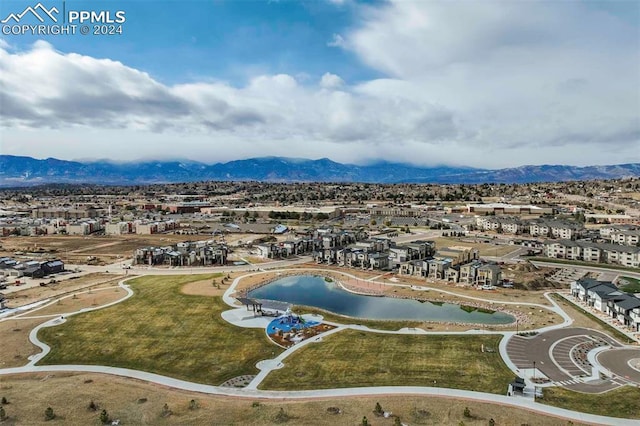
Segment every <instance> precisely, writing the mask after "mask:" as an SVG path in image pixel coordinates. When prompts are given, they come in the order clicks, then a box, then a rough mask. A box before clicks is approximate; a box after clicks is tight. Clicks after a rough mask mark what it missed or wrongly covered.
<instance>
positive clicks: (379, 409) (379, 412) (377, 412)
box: [373, 402, 384, 416]
mask: <svg viewBox="0 0 640 426" xmlns="http://www.w3.org/2000/svg"><path fill="white" fill-rule="evenodd" d="M373 412H374V414H375V415H376V416H381V415H383V414H384V411H383V410H382V406H381V405H380V403H379V402H376V408H374V409H373Z"/></svg>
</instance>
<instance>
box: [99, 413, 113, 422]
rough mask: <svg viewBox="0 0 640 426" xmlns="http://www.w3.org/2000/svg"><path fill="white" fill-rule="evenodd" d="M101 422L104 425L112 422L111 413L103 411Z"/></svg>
mask: <svg viewBox="0 0 640 426" xmlns="http://www.w3.org/2000/svg"><path fill="white" fill-rule="evenodd" d="M100 421H101V422H102V424H103V425H104V424H107V423H109V422H110V421H111V419H110V418H109V413H107V410H102V412H101V413H100Z"/></svg>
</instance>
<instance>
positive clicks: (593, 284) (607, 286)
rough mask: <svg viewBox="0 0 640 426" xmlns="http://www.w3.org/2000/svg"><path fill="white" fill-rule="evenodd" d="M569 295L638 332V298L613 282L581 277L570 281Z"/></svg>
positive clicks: (639, 329)
mask: <svg viewBox="0 0 640 426" xmlns="http://www.w3.org/2000/svg"><path fill="white" fill-rule="evenodd" d="M571 295H572V296H573V298H574V299H575V300H578V301H580V302H582V303H584V304H586V305H587V306H590V307H591V308H592V309H594V310H596V311H598V312H602V313H605V314H607V315H608V316H610V317H611V318H614V319H615V320H616V321H617V322H618V323H620V324H621V325H623V326H626V327H628V328H629V329H631V330H632V331H634V332H640V298H638V297H637V296H635V295H633V294H627V293H625V292H623V291H621V290H619V289H618V287H617V286H616V285H615V284H614V283H612V282H610V281H598V280H595V279H592V278H582V279H580V280H578V281H574V282H572V283H571Z"/></svg>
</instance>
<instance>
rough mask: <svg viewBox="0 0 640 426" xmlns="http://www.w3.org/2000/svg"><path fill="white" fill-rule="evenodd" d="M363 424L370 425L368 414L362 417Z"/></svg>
mask: <svg viewBox="0 0 640 426" xmlns="http://www.w3.org/2000/svg"><path fill="white" fill-rule="evenodd" d="M362 426H369V420H367V416H364V417H363V418H362Z"/></svg>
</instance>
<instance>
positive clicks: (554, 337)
mask: <svg viewBox="0 0 640 426" xmlns="http://www.w3.org/2000/svg"><path fill="white" fill-rule="evenodd" d="M592 338H595V339H596V340H601V341H604V342H606V343H607V344H609V345H610V346H611V347H614V348H619V347H621V345H620V343H618V342H617V341H615V340H614V339H612V338H611V337H609V336H607V335H606V334H604V333H601V332H599V331H596V330H591V329H586V328H562V329H556V330H551V331H547V332H544V333H540V334H538V335H536V336H535V337H521V336H513V337H511V338H510V339H509V341H508V343H507V348H506V350H507V356H508V357H509V359H510V360H511V361H512V362H513V363H514V364H515V365H516V367H517V368H518V369H520V370H527V369H533V362H534V361H535V363H536V365H535V367H536V370H538V371H540V372H542V373H543V374H544V375H545V376H546V377H548V378H549V379H550V380H551V381H553V382H556V383H558V382H562V384H563V386H565V387H569V388H571V389H575V390H579V391H582V392H588V393H600V392H603V391H605V390H610V389H614V388H616V387H618V386H619V385H618V384H617V383H614V382H612V381H607V380H605V381H601V382H600V381H599V382H594V383H583V382H582V380H577V379H578V377H579V376H582V375H587V376H590V375H591V372H589V373H588V374H587V373H586V372H584V371H582V370H580V368H579V366H578V365H576V364H575V363H574V362H573V361H572V359H571V356H570V353H571V350H572V349H573V348H574V347H575V346H576V345H578V344H579V343H587V342H592V341H593V340H592ZM572 373H576V374H575V375H574V374H572Z"/></svg>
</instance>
